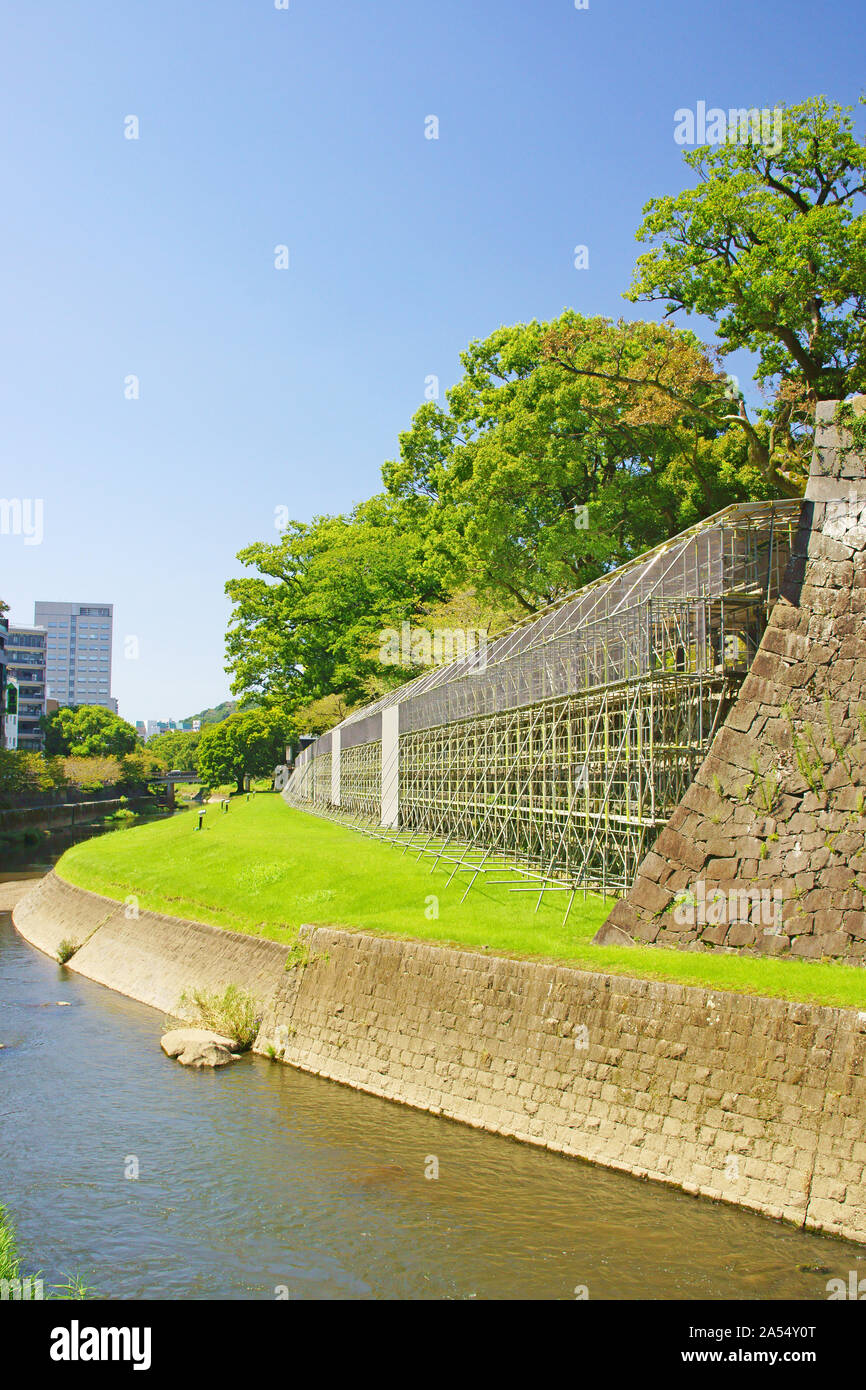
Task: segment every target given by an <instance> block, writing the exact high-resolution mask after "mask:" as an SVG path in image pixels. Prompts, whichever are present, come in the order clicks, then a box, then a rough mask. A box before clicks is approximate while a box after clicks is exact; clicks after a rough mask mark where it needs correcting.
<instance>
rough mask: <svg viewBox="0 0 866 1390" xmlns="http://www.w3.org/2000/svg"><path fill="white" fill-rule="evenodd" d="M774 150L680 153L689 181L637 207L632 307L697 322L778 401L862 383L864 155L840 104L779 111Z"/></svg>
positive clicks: (730, 147)
mask: <svg viewBox="0 0 866 1390" xmlns="http://www.w3.org/2000/svg"><path fill="white" fill-rule="evenodd" d="M779 109H780V111H781V113H782V121H781V132H780V134H781V139H780V141H779V148H778V150H776V149H774V147H773V146H772V145H770V144H762V143H761V142H759V141H752V142H748V141H744V142H742V143H739V142H738V143H732V144H724V145H716V146H700V147H699V148H698V149H695V150H691V151H688V152H687V153H686V154H685V155H684V159H685V162H686V163H687V164H688V165H689V166H690V168H692V169H694V170H695V172H696V173H697V175H698V179H699V182H698V186H697V187H696V188H691V189H687V190H685V191H684V192H682V193H679V194H677V195H676V196H675V197H663V198H653V199H651V201H650V202H648V203H647V204H646V206H645V208H644V213H645V216H644V220H643V222H642V223H641V226H640V228H639V229H638V233H637V235H638V239H639V240H640V241H644V242H656V243H658V244H657V245H655V246H654V247H653V249H652V250H650V251H648V252H647V253H646V254H645V255H642V256H641V257H640V258H639V260H638V263H637V269H636V272H635V277H634V282H633V285H632V287H631V290H630V292H629V294H628V296H627V297H628V298H630V299H632V300H639V299H646V300H664V301H666V302H667V312H668V313H669V314H670V313H676V312H677V311H679V310H685V311H686V312H688V313H698V314H704V315H706V317H707V318H709V319H710V320H711V321H712V323H713V324H714V325H715V327H716V332H717V334H718V337H719V339H720V342H721V345H722V348H723V349H724V351H726V352H729V351H732V350H733V349H735V348H749V349H751V351H753V352H755V353H757V355H758V367H757V373H756V375H757V379H758V381H760V382H763V383H775V384H777V385H781V386H783V387H784V389H783V390H782V391H781V402H782V404H785V403H790V402H791V401H795V400H797V399H798V397H805V398H806V399H808V400H810V401H812V402H814V401H816V400H826V399H832V398H837V397H839V398H841V397H844V396H846V395H847V394H849V393H850V392H852V391H860V390H862V389H863V387H864V385H866V359H864V351H863V349H864V345H866V219H864V216H863V207H864V193H866V146H864V145H863V144H862V143H860V142H859V141H858V140H857V139H856V138H855V134H854V128H853V121H852V118H851V114H850V113H851V110H852V108H851V107H843V106H839V105H838V104H837V103H831V102H829V101H828V100H827V99H826V97H823V96H819V97H813V98H810V99H809V100H808V101H804V102H802V103H800V104H799V105H795V106H790V107H787V108H779Z"/></svg>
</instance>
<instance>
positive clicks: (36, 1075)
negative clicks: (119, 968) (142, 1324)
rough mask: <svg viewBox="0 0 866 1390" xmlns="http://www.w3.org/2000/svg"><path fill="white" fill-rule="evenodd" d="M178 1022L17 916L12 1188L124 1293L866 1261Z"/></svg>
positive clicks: (793, 1270)
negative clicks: (201, 1035) (202, 1059)
mask: <svg viewBox="0 0 866 1390" xmlns="http://www.w3.org/2000/svg"><path fill="white" fill-rule="evenodd" d="M16 876H21V875H14V874H9V875H6V877H10V878H11V877H16ZM162 1025H163V1018H162V1016H161V1015H160V1014H159V1013H157V1012H156V1011H154V1010H153V1009H149V1008H147V1007H146V1006H145V1005H143V1004H138V1003H136V1002H134V1001H133V1000H129V999H125V998H123V997H122V996H121V995H117V994H114V993H112V992H111V991H110V990H107V989H103V988H102V987H101V986H99V985H95V984H92V983H91V982H90V981H88V980H84V979H82V978H81V977H79V976H77V975H75V974H72V973H71V972H69V971H68V970H66V969H65V968H64V967H63V966H59V965H57V964H56V963H55V962H54V961H52V960H50V959H49V958H48V957H46V956H44V955H42V954H41V953H40V952H39V951H36V950H35V949H34V948H33V947H31V946H29V945H28V944H27V943H26V942H25V941H23V940H22V939H21V938H20V937H19V936H18V935H17V934H16V932H15V930H14V928H13V927H12V925H11V919H10V917H9V914H8V913H2V914H0V1043H2V1044H3V1047H2V1049H0V1201H2V1202H4V1203H5V1204H6V1205H7V1206H8V1208H9V1210H10V1212H11V1214H12V1216H13V1218H14V1221H15V1224H16V1226H17V1230H18V1244H19V1253H20V1255H21V1257H22V1260H23V1262H24V1265H25V1268H26V1272H28V1273H35V1272H36V1271H37V1270H41V1271H42V1272H43V1277H44V1279H45V1280H46V1282H48V1283H59V1282H61V1281H63V1280H64V1279H65V1277H66V1276H68V1275H71V1274H77V1275H80V1276H81V1277H82V1278H83V1279H84V1280H85V1282H86V1283H87V1284H88V1285H90V1286H91V1287H93V1288H95V1289H97V1290H98V1291H99V1293H100V1294H101V1295H102V1296H105V1297H109V1298H121V1299H123V1298H126V1299H138V1298H171V1299H213V1298H217V1299H234V1298H248V1299H273V1298H275V1297H289V1298H291V1299H311V1298H313V1299H317V1298H318V1299H443V1298H444V1299H473V1298H475V1299H519V1298H530V1299H574V1298H575V1297H576V1296H580V1295H581V1294H582V1292H583V1291H584V1290H585V1291H586V1294H587V1295H588V1297H589V1298H590V1299H645V1298H656V1299H697V1298H713V1299H718V1298H735V1299H787V1298H794V1299H825V1298H826V1297H827V1290H826V1284H827V1280H828V1279H829V1278H830V1277H834V1276H835V1277H839V1276H841V1277H843V1278H846V1279H847V1277H848V1272H849V1270H852V1269H854V1270H857V1271H858V1275H859V1276H861V1277H862V1276H864V1275H866V1250H863V1249H862V1248H861V1247H859V1246H855V1245H850V1244H848V1243H846V1242H844V1241H838V1240H834V1239H830V1238H827V1237H823V1236H818V1235H813V1234H807V1233H804V1232H801V1231H797V1230H795V1229H793V1228H792V1227H789V1226H784V1225H780V1224H777V1223H775V1222H772V1221H769V1220H766V1219H764V1218H762V1217H759V1216H757V1215H752V1214H751V1213H749V1212H744V1211H740V1210H738V1209H736V1208H733V1207H726V1206H720V1205H719V1206H717V1205H714V1204H712V1203H710V1202H708V1201H704V1200H701V1199H695V1198H692V1197H688V1196H686V1195H685V1194H682V1193H678V1192H675V1191H670V1190H668V1189H666V1188H664V1187H661V1186H658V1185H655V1184H652V1183H645V1182H640V1181H639V1180H637V1179H634V1178H629V1177H627V1176H625V1175H621V1174H617V1173H611V1172H606V1171H605V1170H604V1169H601V1168H594V1167H592V1166H591V1165H588V1164H583V1163H580V1162H576V1161H574V1160H571V1159H567V1158H563V1157H559V1156H557V1155H554V1154H550V1153H547V1152H546V1151H544V1150H537V1149H534V1148H531V1147H529V1146H527V1145H523V1144H518V1143H515V1142H512V1141H510V1140H507V1139H503V1138H498V1137H496V1136H494V1135H489V1134H485V1133H483V1132H480V1131H476V1130H472V1129H469V1128H467V1127H464V1126H462V1125H458V1124H455V1123H452V1122H450V1121H448V1120H443V1119H439V1118H437V1117H435V1116H432V1115H426V1114H424V1113H423V1112H420V1111H414V1110H410V1109H408V1108H406V1107H403V1106H399V1105H395V1104H391V1103H389V1102H387V1101H383V1100H379V1099H377V1098H375V1097H372V1096H367V1095H362V1094H359V1093H357V1092H354V1091H352V1090H350V1089H348V1088H347V1087H343V1086H339V1085H337V1084H335V1083H332V1082H328V1081H323V1080H321V1079H319V1078H317V1077H313V1076H307V1075H304V1074H303V1073H302V1072H298V1071H294V1070H292V1069H291V1068H290V1067H286V1066H283V1065H281V1064H279V1063H274V1062H270V1061H268V1060H266V1059H263V1058H258V1057H252V1056H247V1057H245V1058H244V1059H243V1060H242V1061H241V1062H238V1063H236V1064H235V1065H234V1066H232V1067H227V1068H225V1069H223V1070H221V1071H217V1072H207V1071H206V1072H197V1071H187V1070H185V1069H184V1068H182V1067H180V1066H178V1064H177V1063H176V1062H172V1061H169V1060H168V1058H166V1057H165V1056H164V1055H163V1054H162V1052H161V1051H160V1049H159V1037H160V1034H161V1031H162ZM433 1160H435V1163H434V1162H433ZM437 1167H438V1178H437V1177H432V1176H428V1174H431V1173H433V1172H434V1171H435V1170H436V1168H437ZM136 1173H137V1176H134V1174H136Z"/></svg>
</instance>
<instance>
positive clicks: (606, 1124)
mask: <svg viewBox="0 0 866 1390" xmlns="http://www.w3.org/2000/svg"><path fill="white" fill-rule="evenodd" d="M14 921H15V925H16V927H17V928H18V930H19V931H20V932H21V934H22V935H23V936H24V937H26V938H27V939H28V940H29V941H31V942H32V943H33V944H34V945H35V946H38V947H39V948H40V949H41V950H43V951H47V952H48V953H50V954H54V953H55V952H56V950H57V947H58V945H59V943H60V941H61V939H63V938H64V937H66V938H70V937H71V938H72V939H74V940H77V941H83V942H84V944H83V945H82V946H81V947H80V949H79V950H78V951H77V953H76V954H75V955H74V956H73V958H72V960H71V961H70V968H71V969H73V970H77V971H79V972H80V973H82V974H84V975H86V976H88V977H89V978H90V979H92V980H97V981H98V982H100V983H101V984H105V985H108V986H109V987H110V988H113V989H116V990H119V991H120V992H121V993H123V994H127V995H131V996H132V997H133V998H136V999H141V1000H143V1001H144V1002H145V1003H148V1004H153V1005H155V1007H157V1008H161V1009H164V1010H167V1011H168V1010H172V1009H175V1008H176V1006H177V1001H178V999H179V996H180V994H181V993H182V992H183V990H185V989H189V988H190V987H200V986H205V987H208V988H216V987H219V986H222V985H225V984H227V983H229V982H233V983H236V984H239V985H242V986H243V987H244V988H246V989H249V990H251V991H252V992H253V993H255V994H256V995H257V997H258V998H259V999H260V1000H261V1001H262V1004H263V1007H264V1019H263V1023H262V1027H261V1030H260V1032H259V1036H258V1039H257V1041H256V1051H258V1052H261V1053H271V1052H275V1053H276V1055H277V1056H279V1057H280V1058H281V1060H283V1061H285V1062H288V1063H290V1064H291V1065H293V1066H296V1067H299V1068H301V1069H302V1070H305V1071H309V1072H312V1073H314V1074H316V1075H318V1076H323V1077H329V1078H331V1079H333V1080H335V1081H339V1082H342V1083H344V1084H346V1085H349V1086H353V1087H355V1088H356V1089H358V1090H362V1091H367V1092H370V1093H371V1094H374V1095H378V1096H383V1097H386V1098H388V1099H391V1100H395V1101H400V1102H402V1103H403V1104H407V1105H413V1106H417V1107H419V1108H421V1109H424V1110H428V1111H431V1112H433V1113H434V1114H440V1115H444V1116H448V1117H450V1118H453V1119H455V1120H460V1121H462V1122H463V1123H466V1124H470V1125H474V1126H476V1127H480V1128H484V1129H488V1130H491V1131H493V1132H495V1133H499V1134H504V1135H509V1136H511V1137H513V1138H515V1139H520V1140H523V1141H526V1142H528V1143H533V1144H539V1145H543V1146H546V1147H547V1148H550V1149H553V1150H555V1151H557V1152H560V1153H565V1154H569V1155H573V1156H574V1157H579V1158H583V1159H587V1160H590V1161H592V1162H595V1163H599V1164H603V1165H604V1166H606V1167H609V1168H616V1169H620V1170H622V1171H624V1172H628V1173H632V1174H635V1175H637V1176H641V1177H646V1178H652V1179H654V1180H658V1181H661V1182H665V1183H668V1184H671V1185H674V1186H677V1187H680V1188H682V1189H684V1190H685V1191H687V1192H690V1193H694V1194H696V1195H697V1194H702V1195H704V1196H708V1197H711V1198H714V1199H717V1200H722V1201H726V1202H732V1203H735V1204H738V1205H740V1206H743V1207H747V1208H751V1209H753V1210H756V1211H759V1212H762V1213H764V1214H766V1215H769V1216H774V1217H779V1218H783V1219H785V1220H788V1221H792V1222H794V1223H796V1224H797V1225H800V1226H806V1227H809V1228H813V1229H817V1230H825V1231H828V1232H832V1233H833V1234H835V1235H842V1236H847V1237H848V1238H850V1239H853V1240H860V1241H864V1240H866V1104H864V1101H866V1078H864V1067H863V1062H864V1056H866V1015H861V1014H858V1013H857V1012H856V1011H854V1010H850V1009H836V1008H826V1007H818V1006H810V1005H805V1004H790V1003H785V1002H783V1001H779V1000H770V999H760V998H752V997H748V996H744V995H737V994H729V993H724V992H718V991H717V992H711V991H708V990H705V989H699V988H695V987H691V986H682V985H674V984H660V983H655V982H651V981H646V980H637V979H630V978H627V977H623V976H606V975H602V974H595V973H590V972H585V971H578V970H571V969H568V968H565V967H562V966H556V965H553V964H547V963H542V962H537V963H536V962H530V961H516V960H510V959H506V958H502V957H490V956H487V955H485V954H475V953H472V952H468V951H457V950H451V949H445V948H440V947H435V946H430V945H428V944H426V943H422V942H416V941H394V940H390V939H386V938H382V937H374V936H368V935H365V934H363V933H360V932H351V931H342V930H336V929H332V928H326V927H318V928H305V929H303V931H302V936H303V949H302V950H300V951H299V950H297V949H296V950H294V951H292V953H291V955H290V956H289V952H288V950H287V948H286V946H284V945H282V946H281V945H279V944H278V943H275V942H272V941H265V940H262V939H260V938H256V937H251V936H244V935H240V934H238V933H234V932H226V931H222V930H219V929H217V928H213V927H208V926H203V925H200V924H198V923H195V922H183V921H178V920H176V919H173V918H168V917H163V916H160V915H158V914H153V913H148V912H142V913H141V914H140V915H139V917H138V918H137V919H135V918H132V919H130V918H128V917H126V916H125V915H124V906H123V904H118V903H114V902H112V901H111V900H109V899H107V898H101V897H98V896H97V895H96V894H92V893H87V892H84V891H83V890H80V889H76V888H72V887H71V886H70V885H68V884H65V883H63V882H62V881H61V880H59V879H58V878H56V876H54V875H49V877H48V878H47V879H44V880H43V881H42V882H41V883H40V884H39V885H38V887H37V888H35V889H34V890H33V891H32V892H31V893H29V894H27V895H26V896H25V897H24V898H23V899H22V900H21V901H20V902H19V903H18V905H17V907H16V908H15V912H14ZM287 956H289V960H288V964H289V966H290V967H291V968H290V969H288V970H287V969H286V964H287Z"/></svg>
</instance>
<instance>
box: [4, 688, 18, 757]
mask: <svg viewBox="0 0 866 1390" xmlns="http://www.w3.org/2000/svg"><path fill="white" fill-rule="evenodd" d="M3 708H4V711H5V712H4V714H3V717H2V720H0V745H2V747H3V748H10V749H12V748H17V747H18V681H17V680H16V678H15V676H9V677H8V678H7V681H6V697H5V703H4V706H3Z"/></svg>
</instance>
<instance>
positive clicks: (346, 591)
mask: <svg viewBox="0 0 866 1390" xmlns="http://www.w3.org/2000/svg"><path fill="white" fill-rule="evenodd" d="M238 558H239V559H240V560H241V561H242V562H243V563H244V564H245V565H246V566H248V567H249V568H251V569H254V570H257V571H258V574H257V575H256V576H250V577H244V578H242V579H232V580H229V582H228V583H227V584H226V592H227V594H228V595H229V597H230V598H231V599H232V601H233V603H234V610H233V612H232V617H231V621H230V625H229V631H228V637H227V653H228V669H229V670H230V671H231V673H232V676H233V684H232V689H233V690H234V691H236V692H248V693H249V692H254V693H255V694H256V695H258V696H260V697H262V698H264V699H267V700H269V701H272V702H274V703H278V704H280V705H281V706H282V707H283V708H285V709H289V710H294V709H297V708H298V707H300V706H301V705H304V704H307V703H309V701H310V700H315V699H318V698H319V697H321V696H323V695H327V694H330V693H331V692H332V691H340V692H342V693H344V694H345V696H346V698H347V699H348V700H349V701H353V700H359V699H362V698H364V697H365V696H366V695H367V694H368V693H369V689H368V680H369V679H370V678H372V677H374V676H375V675H377V674H378V673H379V669H380V668H379V665H378V661H377V651H378V647H379V638H378V633H379V632H380V631H381V630H382V629H383V628H387V627H390V626H393V625H394V624H395V623H396V624H399V623H400V622H401V621H402V620H403V619H404V618H406V617H408V616H409V615H410V614H411V613H412V612H413V611H414V608H415V607H416V605H417V604H418V603H420V602H424V601H426V600H428V599H435V598H438V597H439V596H440V594H441V593H442V581H441V579H440V578H439V577H438V576H437V574H436V571H435V566H433V565H431V563H430V561H429V559H428V557H427V556H426V554H425V547H424V537H423V535H421V534H420V533H418V532H417V531H413V530H412V529H411V528H409V527H408V526H407V524H406V520H405V518H404V517H403V516H401V513H400V509H399V508H398V507H397V506H395V505H394V504H393V503H392V502H390V501H389V500H388V499H387V498H384V497H381V496H378V497H373V498H371V499H370V501H368V502H364V503H362V504H361V505H360V506H358V507H356V508H355V510H354V511H353V512H352V513H351V514H350V515H349V516H323V517H317V518H315V519H314V520H313V521H312V522H310V523H304V522H299V521H292V522H290V523H289V525H288V527H287V529H286V531H285V533H284V535H283V536H282V537H281V539H280V540H279V541H277V542H276V543H274V544H267V543H265V542H259V543H257V544H255V545H251V546H248V547H247V548H246V549H245V550H242V551H241V552H240V555H239V557H238ZM396 679H399V673H397V674H395V680H396Z"/></svg>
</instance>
